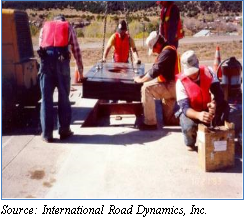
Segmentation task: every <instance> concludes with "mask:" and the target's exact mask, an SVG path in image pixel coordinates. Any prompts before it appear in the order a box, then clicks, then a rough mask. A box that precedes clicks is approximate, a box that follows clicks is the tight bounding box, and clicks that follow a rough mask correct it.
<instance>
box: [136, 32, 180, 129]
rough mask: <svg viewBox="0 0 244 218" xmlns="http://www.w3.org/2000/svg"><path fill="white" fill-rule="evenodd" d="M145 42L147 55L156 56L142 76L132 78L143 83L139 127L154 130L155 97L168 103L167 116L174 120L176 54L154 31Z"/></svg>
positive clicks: (176, 71)
mask: <svg viewBox="0 0 244 218" xmlns="http://www.w3.org/2000/svg"><path fill="white" fill-rule="evenodd" d="M146 44H147V46H148V47H149V55H151V54H152V53H156V54H158V56H157V58H156V61H155V63H154V64H153V66H152V68H151V69H150V70H149V71H148V72H147V73H146V74H145V75H144V76H143V77H142V78H141V77H135V78H134V81H135V82H137V83H144V84H143V86H142V89H141V94H142V98H141V101H142V104H143V111H144V122H143V123H142V124H141V125H140V126H139V129H140V130H155V129H157V119H156V111H155V99H162V100H163V101H164V104H165V105H168V108H167V118H168V120H170V119H173V120H175V117H174V110H173V109H174V105H175V102H176V93H175V74H178V63H177V62H178V56H177V52H176V48H175V47H174V46H169V45H168V43H167V41H165V39H164V38H163V37H162V36H160V35H159V34H158V33H157V32H156V31H153V32H151V33H150V35H149V37H148V38H147V40H146ZM164 117H166V116H164ZM169 122H170V121H169Z"/></svg>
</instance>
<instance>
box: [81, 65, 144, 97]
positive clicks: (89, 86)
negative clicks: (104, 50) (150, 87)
mask: <svg viewBox="0 0 244 218" xmlns="http://www.w3.org/2000/svg"><path fill="white" fill-rule="evenodd" d="M135 70H136V72H137V73H134V72H133V69H132V66H131V64H129V63H104V64H103V68H102V69H101V63H98V64H97V65H95V66H93V67H92V69H91V70H89V72H88V73H87V74H86V78H87V80H85V82H84V83H83V98H95V99H105V100H126V101H140V100H141V86H142V84H137V83H135V82H134V77H135V76H138V75H144V71H145V66H144V64H141V65H136V66H135Z"/></svg>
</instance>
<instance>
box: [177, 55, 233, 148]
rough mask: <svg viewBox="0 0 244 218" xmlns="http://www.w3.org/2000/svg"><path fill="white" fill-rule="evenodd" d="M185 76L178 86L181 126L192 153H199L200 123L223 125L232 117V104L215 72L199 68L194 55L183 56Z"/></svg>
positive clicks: (182, 75)
mask: <svg viewBox="0 0 244 218" xmlns="http://www.w3.org/2000/svg"><path fill="white" fill-rule="evenodd" d="M181 66H182V68H183V73H182V74H180V75H179V76H178V79H177V82H176V95H177V104H178V111H177V112H176V116H178V117H179V118H180V125H181V128H182V133H183V135H184V142H185V144H186V146H187V147H188V150H195V143H196V136H197V130H198V123H204V124H207V125H209V124H212V125H222V124H223V121H224V120H227V118H228V113H229V106H228V103H227V102H226V101H225V100H224V94H223V92H222V90H221V87H220V83H219V81H218V79H217V76H216V74H215V73H213V72H212V69H211V68H209V67H206V66H199V60H198V58H197V56H196V55H195V53H194V51H192V50H189V51H186V52H185V53H183V55H182V56H181Z"/></svg>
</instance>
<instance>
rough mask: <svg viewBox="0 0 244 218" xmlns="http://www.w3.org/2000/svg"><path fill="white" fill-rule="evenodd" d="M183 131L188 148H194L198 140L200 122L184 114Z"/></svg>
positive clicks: (181, 119)
mask: <svg viewBox="0 0 244 218" xmlns="http://www.w3.org/2000/svg"><path fill="white" fill-rule="evenodd" d="M180 125H181V131H182V133H183V136H184V142H185V145H186V146H193V145H195V143H196V139H197V130H198V122H197V121H196V120H192V119H190V118H188V117H186V116H185V114H184V113H181V114H180Z"/></svg>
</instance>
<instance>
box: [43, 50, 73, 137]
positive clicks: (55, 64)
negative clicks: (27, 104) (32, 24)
mask: <svg viewBox="0 0 244 218" xmlns="http://www.w3.org/2000/svg"><path fill="white" fill-rule="evenodd" d="M39 73H40V74H39V78H40V88H41V94H42V103H41V113H40V119H41V126H42V136H43V137H44V138H52V137H53V129H54V111H53V94H54V89H55V88H56V87H57V89H58V121H59V134H61V133H63V132H66V131H68V130H69V128H70V123H71V105H70V101H69V94H70V60H69V59H60V58H57V57H54V56H49V55H47V56H46V57H44V58H42V59H41V66H40V72H39Z"/></svg>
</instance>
